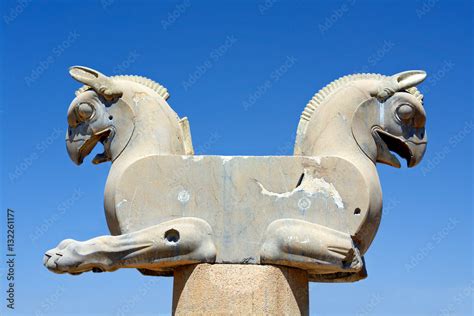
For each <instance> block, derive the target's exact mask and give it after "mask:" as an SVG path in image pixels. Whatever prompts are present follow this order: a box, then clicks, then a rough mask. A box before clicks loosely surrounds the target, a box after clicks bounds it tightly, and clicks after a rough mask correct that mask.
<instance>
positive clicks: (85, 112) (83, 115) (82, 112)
mask: <svg viewBox="0 0 474 316" xmlns="http://www.w3.org/2000/svg"><path fill="white" fill-rule="evenodd" d="M93 114H94V108H93V107H92V105H90V104H89V103H81V104H79V106H78V107H77V115H78V117H79V119H81V120H82V121H85V120H88V119H90V118H91V117H92V115H93Z"/></svg>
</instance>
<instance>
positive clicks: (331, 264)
mask: <svg viewBox="0 0 474 316" xmlns="http://www.w3.org/2000/svg"><path fill="white" fill-rule="evenodd" d="M260 261H261V262H262V263H266V264H275V265H285V266H292V267H296V268H301V269H304V270H307V271H309V272H310V273H316V274H327V273H335V272H357V271H360V270H361V269H362V266H363V260H362V258H361V256H360V253H359V250H358V249H357V247H356V246H355V245H354V242H353V241H352V238H351V236H350V235H349V234H346V233H343V232H339V231H336V230H333V229H330V228H327V227H325V226H321V225H318V224H313V223H310V222H306V221H302V220H296V219H281V220H276V221H274V222H272V223H271V224H270V225H269V226H268V228H267V231H266V233H265V235H264V241H263V245H262V248H261V254H260Z"/></svg>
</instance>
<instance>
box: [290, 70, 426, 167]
mask: <svg viewBox="0 0 474 316" xmlns="http://www.w3.org/2000/svg"><path fill="white" fill-rule="evenodd" d="M425 78H426V73H425V72H424V71H417V70H415V71H406V72H402V73H399V74H396V75H393V76H383V75H379V74H354V75H349V76H344V77H341V78H339V79H338V80H335V81H333V82H332V83H330V84H329V85H327V86H326V87H325V88H323V89H321V90H320V91H319V92H318V93H316V94H315V95H314V97H313V98H312V99H311V100H310V102H309V103H308V105H307V106H306V108H305V109H304V111H303V114H302V115H301V119H300V123H299V125H298V132H297V137H296V144H295V155H305V156H315V155H316V156H318V155H335V156H338V155H344V153H345V154H346V156H347V153H348V152H350V153H351V154H350V156H353V155H357V152H360V150H362V151H363V153H364V154H365V155H366V156H367V157H368V158H369V159H371V160H372V161H373V162H380V163H385V164H388V165H391V166H394V167H400V162H399V161H398V159H397V158H396V156H395V155H394V154H393V153H392V152H394V153H397V154H398V155H399V156H401V157H402V158H404V159H406V160H407V165H408V167H413V166H415V165H416V164H418V163H419V162H420V160H421V159H422V157H423V154H424V152H425V149H426V144H427V137H426V132H425V121H426V115H425V110H424V109H423V104H422V102H423V96H422V94H421V93H420V92H419V91H418V90H417V89H416V88H415V86H416V85H418V84H419V83H421V82H422V81H423V80H424V79H425ZM352 139H355V141H356V143H357V147H358V148H357V147H355V148H354V146H353V144H352V143H351V141H352Z"/></svg>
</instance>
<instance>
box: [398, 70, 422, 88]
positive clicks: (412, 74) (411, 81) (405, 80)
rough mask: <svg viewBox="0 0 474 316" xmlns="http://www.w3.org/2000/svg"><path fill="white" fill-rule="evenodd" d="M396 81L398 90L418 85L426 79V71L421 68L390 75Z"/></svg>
mask: <svg viewBox="0 0 474 316" xmlns="http://www.w3.org/2000/svg"><path fill="white" fill-rule="evenodd" d="M392 78H394V79H395V80H396V81H397V83H398V87H399V90H406V89H408V88H411V87H415V86H417V85H419V84H420V83H421V82H423V80H425V79H426V72H424V71H423V70H408V71H404V72H400V73H398V74H395V75H393V76H392Z"/></svg>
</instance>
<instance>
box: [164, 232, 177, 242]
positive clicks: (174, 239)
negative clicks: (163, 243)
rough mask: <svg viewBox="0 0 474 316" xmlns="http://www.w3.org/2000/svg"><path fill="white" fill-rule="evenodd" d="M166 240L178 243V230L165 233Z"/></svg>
mask: <svg viewBox="0 0 474 316" xmlns="http://www.w3.org/2000/svg"><path fill="white" fill-rule="evenodd" d="M165 238H166V240H168V241H169V242H174V243H175V242H178V240H179V232H178V231H177V230H176V229H170V230H167V231H166V232H165Z"/></svg>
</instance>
